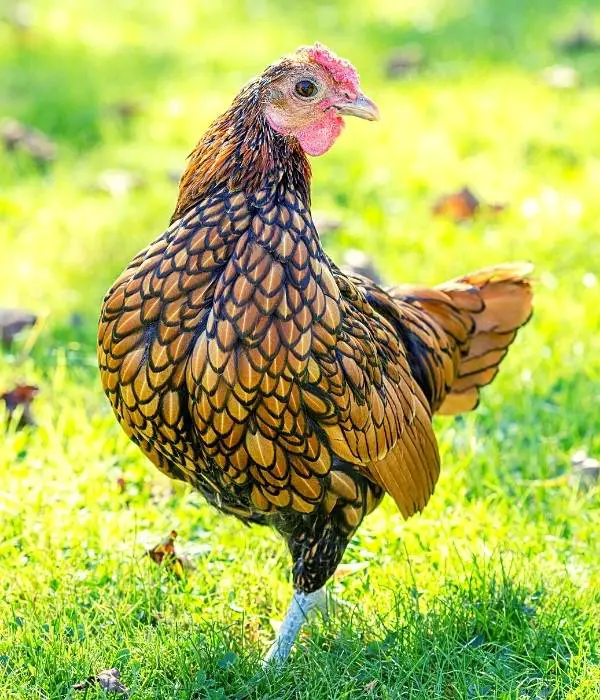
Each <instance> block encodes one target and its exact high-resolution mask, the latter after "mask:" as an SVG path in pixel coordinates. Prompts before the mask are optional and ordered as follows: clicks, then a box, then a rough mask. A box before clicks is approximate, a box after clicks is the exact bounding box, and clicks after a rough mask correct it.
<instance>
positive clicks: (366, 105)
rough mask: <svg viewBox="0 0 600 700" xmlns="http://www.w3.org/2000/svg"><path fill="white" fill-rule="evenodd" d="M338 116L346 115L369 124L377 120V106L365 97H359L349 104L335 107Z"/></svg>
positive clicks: (344, 103)
mask: <svg viewBox="0 0 600 700" xmlns="http://www.w3.org/2000/svg"><path fill="white" fill-rule="evenodd" d="M335 108H336V109H337V111H338V114H347V115H348V116H351V117H359V119H366V120H367V121H370V122H376V121H378V120H379V109H378V108H377V105H376V104H375V103H374V102H373V101H372V100H370V99H369V98H368V97H367V96H366V95H359V96H358V97H357V98H356V99H355V100H352V101H351V102H340V103H339V104H336V105H335Z"/></svg>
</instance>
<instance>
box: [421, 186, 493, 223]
mask: <svg viewBox="0 0 600 700" xmlns="http://www.w3.org/2000/svg"><path fill="white" fill-rule="evenodd" d="M505 209H506V205H505V204H499V203H494V204H484V203H483V202H482V201H481V200H480V199H479V198H478V197H477V196H476V195H475V194H474V193H473V191H472V190H470V189H469V188H468V187H463V188H462V189H461V190H458V192H451V193H450V194H444V195H441V196H440V197H438V198H437V200H436V201H435V202H434V204H433V206H432V208H431V211H432V212H433V214H434V215H435V216H444V217H446V218H448V219H452V220H453V221H455V222H456V223H460V222H461V221H469V220H471V219H473V218H475V216H476V215H477V214H479V213H481V212H488V213H491V214H499V213H500V212H503V211H504V210H505Z"/></svg>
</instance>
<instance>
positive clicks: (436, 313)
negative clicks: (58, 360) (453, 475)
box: [98, 56, 531, 594]
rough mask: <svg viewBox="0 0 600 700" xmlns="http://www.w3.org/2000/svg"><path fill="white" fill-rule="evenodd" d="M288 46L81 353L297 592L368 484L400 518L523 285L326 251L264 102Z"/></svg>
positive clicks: (329, 554) (431, 477) (340, 536)
mask: <svg viewBox="0 0 600 700" xmlns="http://www.w3.org/2000/svg"><path fill="white" fill-rule="evenodd" d="M303 61H305V57H304V56H301V57H300V58H299V59H297V61H295V60H294V59H285V60H284V61H282V62H280V63H278V64H275V65H274V66H272V67H270V68H269V69H267V71H266V72H265V74H263V76H261V78H259V79H257V80H255V81H253V82H252V83H250V84H249V85H248V86H247V87H246V88H244V90H243V91H242V92H241V93H240V95H239V96H238V97H237V98H236V100H235V102H234V104H233V105H232V107H231V108H230V110H228V112H226V113H225V114H224V115H223V116H222V117H220V118H219V119H218V120H217V121H216V122H215V123H214V124H213V126H212V127H211V128H210V129H209V131H208V132H207V134H206V135H205V136H204V138H203V139H202V140H201V141H200V143H199V144H198V146H197V148H196V150H195V151H194V153H193V154H192V156H191V158H190V164H189V167H188V170H187V171H186V173H185V174H184V176H183V178H182V181H181V185H180V196H179V201H178V203H177V208H176V211H175V213H174V215H173V219H172V223H171V225H170V227H169V228H168V229H167V230H166V231H165V233H164V234H162V235H161V236H159V237H158V238H157V239H156V240H155V241H154V242H153V243H151V244H150V245H149V246H148V247H147V248H146V249H145V250H144V251H142V252H141V253H140V254H139V255H137V256H136V257H135V258H134V260H133V261H132V262H131V264H130V265H129V266H128V268H127V269H126V270H125V271H124V272H123V274H122V275H121V276H120V277H119V279H118V280H117V281H116V282H115V284H114V285H113V287H112V288H111V289H110V291H109V292H108V294H107V295H106V298H105V301H104V306H103V309H102V314H101V319H100V327H99V336H98V358H99V365H100V370H101V377H102V383H103V386H104V388H105V391H106V393H107V395H108V397H109V399H110V401H111V404H112V406H113V409H114V411H115V413H116V415H117V418H118V420H119V422H120V424H121V426H122V427H123V429H124V430H125V432H126V433H127V435H128V436H129V437H130V438H131V439H132V440H133V441H134V442H136V444H138V445H139V447H140V449H141V450H142V451H143V452H144V453H145V454H146V455H147V456H148V457H149V459H150V460H151V461H152V462H153V463H154V464H155V465H156V466H157V467H158V468H159V469H161V470H162V471H163V472H165V473H166V474H168V475H169V476H171V477H173V478H177V479H182V480H184V481H187V482H189V483H190V484H192V485H193V486H194V487H195V488H197V489H198V490H200V491H201V492H202V493H203V494H204V496H205V497H206V498H207V499H208V500H209V502H210V503H212V504H213V505H215V506H216V507H217V508H219V509H221V510H222V511H224V512H226V513H230V514H233V515H236V516H237V517H239V518H240V519H242V520H244V521H246V522H259V523H264V524H271V525H272V526H273V527H275V528H276V529H278V530H279V531H280V532H281V533H282V534H283V535H284V536H285V538H286V539H287V541H288V545H289V547H290V551H291V553H292V558H293V574H294V586H295V588H296V590H297V591H302V592H304V593H307V594H310V593H311V592H313V591H315V590H317V589H319V588H321V587H322V586H323V584H324V583H325V582H326V581H327V579H328V578H329V577H330V576H331V575H332V573H333V572H334V570H335V568H336V566H337V564H338V563H339V561H340V559H341V557H342V555H343V552H344V549H345V547H346V544H347V542H348V540H349V538H350V537H351V535H352V533H353V532H354V531H355V530H356V528H357V527H358V526H359V525H360V523H361V521H362V520H363V518H364V517H365V515H367V514H368V513H369V512H371V511H372V510H373V509H374V508H375V507H376V506H377V505H378V504H379V502H380V501H381V499H382V497H383V495H384V493H385V492H388V493H389V494H390V495H391V496H392V497H393V498H394V500H395V502H396V503H397V505H398V508H399V509H400V511H401V512H402V514H403V516H404V517H409V516H410V515H412V514H413V513H415V512H417V511H420V510H421V509H422V508H423V507H424V506H425V504H426V503H427V501H428V499H429V497H430V496H431V494H432V492H433V489H434V486H435V483H436V481H437V478H438V475H439V455H438V450H437V445H436V440H435V437H434V434H433V429H432V424H431V419H432V415H433V413H434V412H436V411H443V412H447V413H457V412H461V411H465V410H470V409H471V408H474V407H475V405H476V404H477V400H478V393H479V387H480V386H483V385H485V384H487V383H489V382H490V381H491V380H492V378H493V377H494V376H495V373H496V371H497V367H498V363H499V362H500V361H501V359H502V358H503V356H504V354H505V353H506V349H507V347H508V345H509V344H510V342H512V340H513V339H514V336H515V334H516V331H517V329H518V328H519V327H520V326H521V325H522V324H523V323H524V322H525V321H526V320H527V319H528V317H529V315H530V312H531V290H530V286H529V283H528V282H527V279H526V276H527V273H528V272H529V269H528V266H527V265H512V266H503V267H499V268H495V269H490V270H487V271H481V272H479V273H475V274H473V275H470V276H467V277H465V278H462V279H461V280H456V281H453V282H450V283H447V284H445V285H441V286H440V287H437V288H434V289H424V288H419V287H410V286H405V287H397V288H394V289H391V290H387V291H386V290H384V289H382V288H380V287H378V286H377V285H375V284H374V283H373V282H371V281H369V280H367V279H365V278H360V277H350V276H347V275H345V274H344V273H342V272H341V271H340V270H339V269H338V268H337V267H336V266H335V264H334V263H333V262H332V261H331V260H330V259H329V258H328V257H327V255H326V254H325V253H324V251H323V249H322V247H321V243H320V240H319V236H318V233H317V231H316V229H315V226H314V223H313V221H312V217H311V213H310V184H309V183H310V168H309V165H308V162H307V159H306V156H305V153H304V151H303V149H302V147H301V146H300V144H299V142H298V140H296V139H295V138H294V137H290V136H289V135H288V134H281V133H278V131H277V130H275V129H274V128H272V127H271V126H270V123H269V122H268V120H267V119H266V118H265V113H264V101H265V99H266V97H265V96H266V95H271V94H272V92H273V90H274V88H273V85H277V81H279V80H282V79H284V78H285V76H286V74H287V72H289V71H294V70H298V66H297V65H296V63H298V62H299V63H300V64H302V62H303ZM300 69H302V65H301V66H300ZM282 76H283V78H282ZM277 99H279V98H277ZM278 104H279V103H278ZM349 113H354V112H349Z"/></svg>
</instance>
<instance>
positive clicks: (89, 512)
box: [0, 0, 600, 700]
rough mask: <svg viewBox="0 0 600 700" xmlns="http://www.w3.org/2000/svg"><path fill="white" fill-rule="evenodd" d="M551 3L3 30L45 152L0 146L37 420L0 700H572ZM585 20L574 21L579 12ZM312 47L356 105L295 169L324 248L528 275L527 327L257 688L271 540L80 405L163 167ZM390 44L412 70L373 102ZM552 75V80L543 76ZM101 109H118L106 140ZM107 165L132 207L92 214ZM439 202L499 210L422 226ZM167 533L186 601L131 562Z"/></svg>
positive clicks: (5, 551)
mask: <svg viewBox="0 0 600 700" xmlns="http://www.w3.org/2000/svg"><path fill="white" fill-rule="evenodd" d="M16 4H17V3H12V5H11V3H10V2H8V0H5V2H4V4H3V5H2V6H0V13H1V12H4V14H10V12H11V11H12V10H11V8H12V7H14V6H16ZM580 5H581V3H578V2H575V1H574V0H573V1H571V2H570V1H569V0H562V1H561V2H559V1H558V0H556V1H555V2H549V1H548V0H528V2H527V3H523V2H521V0H505V1H503V2H497V0H447V1H446V2H443V1H442V0H419V1H418V2H416V1H412V0H411V1H410V2H392V0H381V1H380V2H377V3H365V2H359V1H358V0H346V1H345V2H339V3H334V2H328V3H321V2H319V3H317V2H310V1H306V2H304V3H298V4H296V5H294V6H292V3H288V6H289V7H288V8H287V9H286V11H285V12H283V11H282V10H281V9H280V3H275V2H273V1H271V0H257V1H256V2H241V0H240V1H235V0H225V2H223V3H220V4H219V6H218V7H217V4H216V3H215V4H214V6H213V3H201V2H192V1H191V0H186V1H183V0H181V1H180V2H178V3H164V2H159V0H147V1H146V2H144V3H141V2H140V3H135V2H127V1H126V0H104V1H103V2H102V3H96V2H92V0H85V1H82V0H65V1H64V2H61V3H55V2H50V0H39V2H37V3H32V9H33V25H32V27H31V30H30V31H29V32H27V33H24V34H23V33H19V32H16V31H15V30H14V29H13V28H12V27H11V26H10V24H9V23H1V22H0V76H1V79H0V116H2V115H4V116H6V117H13V118H17V119H19V120H21V121H23V122H25V123H28V124H31V125H33V126H36V127H37V128H39V129H41V130H43V131H44V132H46V133H47V134H48V135H49V136H50V137H51V138H53V139H54V140H55V141H56V142H57V144H58V148H59V155H58V158H57V160H56V162H55V163H54V164H52V165H50V166H48V167H46V168H39V167H38V166H36V165H35V164H34V163H32V162H30V160H28V158H27V157H26V156H25V155H23V154H14V153H8V152H2V151H0V159H1V160H0V251H1V253H0V301H1V304H2V305H3V306H11V305H12V306H21V307H29V308H31V309H33V310H36V311H37V312H39V313H40V314H41V315H42V316H43V317H44V319H45V321H44V325H43V328H42V329H41V332H40V333H39V335H38V336H37V338H36V340H35V343H31V342H29V343H28V342H27V340H25V341H22V342H21V343H20V344H18V345H17V346H16V348H15V349H14V350H13V351H11V352H5V353H4V354H3V355H1V356H0V358H1V359H0V388H4V387H9V386H11V384H13V383H14V382H15V381H17V380H19V379H23V380H27V381H29V382H35V383H38V384H39V385H40V387H41V394H40V396H39V397H38V398H37V399H36V402H35V405H34V409H35V414H36V418H37V421H38V426H37V427H36V428H32V429H27V430H23V431H16V430H15V429H14V425H13V426H11V427H10V428H9V429H8V431H7V433H6V435H5V436H4V437H2V439H1V441H0V479H1V480H0V698H10V699H13V698H27V700H30V699H35V698H40V699H41V698H44V699H55V698H68V697H83V696H84V694H83V693H80V694H78V693H77V692H75V691H72V690H71V687H72V685H73V684H74V683H76V682H77V681H79V680H82V679H84V678H86V677H87V676H88V675H91V674H94V673H97V672H98V671H100V670H102V669H105V668H110V667H112V666H116V667H118V668H119V669H120V671H121V674H122V678H123V681H124V682H125V684H126V685H127V686H129V687H130V689H131V697H133V698H139V699H142V698H144V699H146V698H197V699H200V698H210V699H211V700H216V699H217V698H277V699H279V698H310V700H317V699H320V698H340V699H341V698H344V699H347V698H365V697H366V698H369V697H373V698H411V699H413V698H414V699H417V698H422V699H423V700H429V699H431V698H444V699H446V698H447V699H457V700H458V699H462V698H466V699H468V700H471V699H475V698H503V699H508V698H510V699H513V698H514V699H517V698H522V699H524V698H527V699H529V700H534V699H536V700H542V699H546V698H552V699H555V698H556V699H558V698H565V699H568V700H588V699H590V700H593V699H594V698H597V697H600V643H599V631H600V630H599V622H598V620H599V619H600V587H599V583H598V582H599V581H600V547H599V538H598V532H599V529H600V508H599V504H600V500H599V493H600V491H599V489H598V487H597V486H596V487H595V488H592V489H591V490H588V491H581V490H579V489H578V488H577V485H576V484H573V483H572V482H571V481H569V479H568V478H562V479H561V478H556V477H561V475H566V474H568V473H569V471H570V458H571V455H572V454H573V453H574V452H575V451H576V450H577V449H585V450H586V451H587V452H588V453H590V454H592V455H596V456H600V419H599V417H598V416H599V409H600V403H599V400H598V396H599V395H600V311H599V301H600V299H599V294H600V286H599V285H600V280H599V279H598V278H599V277H600V263H599V261H600V197H599V196H598V192H599V191H600V130H599V129H598V124H599V120H600V110H599V108H598V105H599V104H600V53H597V52H587V53H581V54H578V55H574V56H563V55H560V54H558V53H557V51H556V49H555V48H554V40H555V39H556V38H557V37H558V36H560V35H561V34H564V33H565V32H567V31H568V30H569V29H570V28H571V27H572V26H573V24H574V23H575V22H576V21H577V19H578V17H579V12H580ZM524 6H526V7H524ZM587 8H588V11H589V13H590V14H589V18H595V20H596V21H597V23H598V27H599V29H600V3H598V2H592V1H591V0H590V2H588V3H587ZM588 21H589V19H588ZM316 39H319V40H321V41H323V42H324V43H326V44H329V45H330V46H331V47H333V48H334V49H336V50H337V51H338V52H339V53H341V54H342V55H345V56H348V57H349V58H350V59H352V61H353V62H354V63H355V65H357V66H358V68H359V70H360V72H361V75H362V83H363V86H364V88H365V91H366V92H367V93H368V94H369V95H370V96H371V97H373V98H374V99H376V101H377V102H378V103H379V105H380V108H381V112H382V114H383V120H382V122H381V123H380V124H377V125H372V124H363V123H357V122H352V123H349V124H348V127H347V131H346V134H345V135H344V137H343V138H342V139H340V141H339V143H338V144H337V145H336V147H335V148H334V149H333V151H332V152H331V153H330V154H328V155H327V156H325V157H324V158H321V159H317V160H315V161H313V162H314V204H313V208H314V210H316V211H319V212H322V213H323V212H324V213H326V214H327V215H328V216H334V217H337V218H339V219H340V221H341V228H340V230H339V231H338V232H336V233H335V234H329V235H328V236H326V241H325V242H326V246H327V248H328V250H329V252H331V253H332V254H333V255H334V256H337V257H340V256H341V254H342V253H343V250H344V249H345V248H347V247H349V246H352V247H358V248H361V249H364V250H365V251H367V252H368V253H369V254H371V255H373V256H374V258H375V261H376V263H377V265H378V266H379V268H380V269H381V271H382V272H383V274H384V275H385V276H386V277H387V279H389V280H390V281H421V282H425V283H435V282H439V281H441V280H443V279H445V278H449V277H452V276H455V275H457V274H460V273H461V272H465V271H467V270H469V269H472V268H477V267H479V266H484V265H489V264H492V263H497V262H501V261H503V260H508V259H512V258H517V259H520V258H525V259H530V260H532V261H533V262H534V263H535V264H536V270H537V272H536V274H537V283H536V295H537V296H536V314H535V316H534V319H533V320H532V322H531V323H530V324H529V326H528V327H527V328H526V329H525V330H524V331H523V332H522V334H521V335H520V337H519V339H518V341H517V342H516V343H515V345H514V346H513V348H512V349H511V352H510V356H509V358H508V360H507V361H506V364H505V365H504V367H503V371H502V373H501V375H500V377H499V378H498V380H497V381H496V382H495V383H494V384H493V386H492V387H490V388H489V389H488V390H486V392H485V395H484V399H483V402H482V405H481V407H480V409H479V410H478V411H477V413H476V414H473V415H469V416H466V417H464V418H460V419H458V420H454V421H453V420H449V419H444V420H441V419H440V420H437V421H436V427H437V431H438V435H439V439H440V444H441V451H442V456H443V462H444V469H443V472H442V477H441V479H440V482H439V485H438V488H437V489H436V492H435V494H434V497H433V498H432V500H431V502H430V504H429V506H428V507H427V509H426V511H425V512H424V514H423V515H421V516H418V517H416V518H413V519H412V520H410V521H409V522H407V523H403V522H401V519H400V517H399V516H398V515H397V514H396V512H395V510H394V507H393V506H392V504H391V503H389V502H386V503H385V505H384V506H383V507H382V508H380V509H379V511H377V512H376V513H375V514H374V515H373V516H372V517H371V518H369V519H368V520H367V522H365V523H364V525H363V527H362V528H361V530H360V532H359V534H358V535H357V536H356V537H355V538H354V540H353V541H352V543H351V545H350V547H349V549H348V553H347V555H346V559H345V561H348V562H363V561H366V562H368V563H369V566H368V568H367V569H366V570H364V571H361V572H359V573H356V574H355V575H353V576H349V577H345V578H343V579H338V580H335V581H334V582H333V583H332V586H331V587H332V588H333V590H334V591H335V592H336V594H337V595H338V596H340V597H343V598H344V599H345V600H346V601H348V602H349V603H350V604H351V608H350V609H349V610H343V611H342V613H341V614H340V615H339V616H337V617H336V618H335V619H333V620H331V621H330V622H327V623H319V622H317V623H316V624H315V625H313V626H312V627H311V629H310V630H309V633H308V634H307V635H306V636H305V637H304V638H303V640H302V642H301V645H300V649H298V650H297V651H296V653H295V654H294V656H293V658H292V660H291V662H290V663H289V664H288V665H287V666H286V667H285V668H284V669H283V670H282V671H281V672H280V673H274V672H269V673H267V674H265V673H263V672H262V671H261V670H260V667H259V663H258V661H259V659H260V655H261V653H263V652H264V650H265V648H266V646H267V644H268V641H269V639H270V638H271V636H272V634H273V630H272V626H271V622H270V621H271V620H272V619H281V617H282V615H283V613H284V611H285V608H286V606H287V603H288V600H289V596H290V585H289V562H288V559H287V554H286V552H285V550H284V546H283V544H282V543H281V542H280V541H279V540H278V539H277V538H276V536H275V535H274V534H273V533H272V532H271V531H269V530H264V529H260V528H253V529H246V528H244V527H242V526H241V525H239V524H238V523H237V522H234V521H233V520H231V519H227V518H225V517H222V516H220V515H219V514H218V513H216V512H213V511H212V510H210V509H209V508H208V507H207V506H206V505H205V504H204V503H203V502H202V499H201V498H200V497H199V496H197V495H196V494H194V493H191V492H190V491H189V490H188V489H187V488H185V487H183V486H181V485H178V484H171V483H168V482H167V481H166V480H165V479H163V478H162V477H161V476H160V475H159V474H158V473H157V472H156V471H155V470H154V469H153V468H152V467H151V466H150V465H149V464H147V463H146V462H145V461H144V459H143V458H142V456H141V454H140V453H139V452H138V451H137V450H136V448H135V447H134V446H133V445H131V444H129V443H128V441H127V439H126V438H125V436H124V435H123V434H122V433H121V431H120V429H119V428H118V427H117V425H116V424H115V421H114V419H113V417H112V414H111V413H110V411H109V407H108V404H107V402H106V401H105V399H104V397H103V395H102V393H101V391H100V387H99V382H98V379H97V376H96V370H95V358H94V335H95V320H96V317H97V313H98V309H99V306H100V302H101V298H102V295H103V293H104V291H105V289H106V288H107V287H108V286H109V285H110V283H111V282H112V280H113V279H114V278H115V277H116V275H117V274H118V273H119V272H120V271H121V269H122V268H123V267H124V266H125V265H126V263H127V262H128V261H129V259H130V258H131V256H132V255H133V254H134V253H135V252H136V251H137V250H139V249H140V248H141V247H142V246H143V245H145V243H146V242H147V241H149V240H151V239H152V238H153V237H155V236H156V235H157V234H158V233H159V232H160V231H161V230H162V229H163V228H164V227H165V225H166V223H167V221H168V218H169V215H170V212H171V210H172V208H173V205H174V201H175V195H176V185H175V184H174V183H173V181H172V180H171V179H170V178H169V176H168V173H169V171H172V170H176V171H177V170H178V169H180V168H181V167H182V166H183V162H184V158H185V156H186V154H187V153H188V152H189V151H190V149H191V147H192V145H193V144H194V143H195V141H196V140H197V138H198V137H199V136H200V134H201V133H202V131H203V129H204V128H205V127H206V126H207V124H208V123H209V122H210V120H211V119H212V118H213V117H214V116H215V115H216V114H217V113H218V112H219V111H220V110H222V109H224V108H225V107H226V106H227V104H228V102H229V101H230V100H231V98H232V96H233V95H234V94H235V92H236V91H237V89H238V88H239V87H240V85H241V84H242V83H243V82H244V81H246V80H247V79H248V78H249V77H250V76H252V75H253V74H255V73H257V72H259V71H260V70H262V68H263V66H264V65H266V64H267V63H269V62H270V61H271V60H272V59H274V58H276V57H277V56H279V55H280V54H282V53H285V52H287V51H289V50H291V49H292V48H294V47H295V46H296V45H298V44H300V43H307V42H312V41H314V40H316ZM411 42H413V43H414V42H416V43H419V44H420V45H421V46H422V47H423V49H424V51H425V53H426V55H427V64H426V67H425V69H424V70H423V71H422V72H421V73H419V74H418V75H416V76H414V77H411V78H409V79H407V80H389V79H387V78H386V76H385V62H386V60H387V58H388V57H389V55H390V53H391V52H393V51H394V49H395V48H396V47H397V46H399V45H403V44H406V43H411ZM556 62H563V63H564V62H566V63H568V64H569V65H573V66H574V67H575V68H576V69H577V70H578V71H579V74H580V78H581V87H580V88H578V89H576V90H573V91H568V90H567V91H557V90H553V89H551V88H550V87H548V86H547V85H545V84H544V83H543V82H542V81H541V79H540V73H541V71H542V70H543V68H544V67H546V66H547V65H550V64H552V63H556ZM122 101H134V102H136V103H139V105H140V113H139V115H137V116H135V117H134V118H133V119H131V120H129V121H125V122H124V121H123V120H122V119H121V118H120V117H119V116H118V115H116V114H115V111H114V109H113V108H112V105H114V103H115V102H122ZM106 169H124V170H128V171H131V172H134V173H136V174H138V175H139V177H140V178H141V180H142V184H141V186H140V187H139V188H138V189H136V190H132V191H131V192H129V193H126V194H124V195H123V196H111V195H109V194H106V193H105V192H102V191H99V190H98V188H97V187H96V186H95V185H96V182H97V179H98V175H99V173H100V172H102V171H103V170H106ZM465 183H467V184H469V185H470V186H471V187H473V188H474V189H475V190H476V191H477V192H478V193H479V194H480V195H481V196H482V197H483V198H484V199H486V200H487V201H500V202H507V203H508V205H509V206H508V208H507V210H506V211H505V212H504V213H503V214H502V215H500V216H499V217H496V218H491V217H485V216H484V217H482V218H481V219H479V220H477V221H476V222H474V223H472V224H469V225H463V226H457V225H455V224H453V223H451V222H448V221H445V220H443V219H438V218H433V217H432V216H431V212H430V205H431V203H432V201H433V200H434V199H435V197H436V196H437V195H438V194H439V193H441V192H447V191H452V190H454V189H456V188H458V187H460V186H462V185H463V184H465ZM590 273H591V274H590ZM594 275H595V277H594ZM121 478H122V479H124V480H125V490H124V493H121V489H120V487H119V484H118V480H119V479H121ZM173 528H175V529H176V530H177V531H178V532H179V539H178V542H177V544H178V546H179V547H180V549H181V550H182V551H186V552H187V553H188V554H189V555H190V558H191V560H192V561H193V564H194V567H195V568H194V569H193V570H192V571H191V572H189V573H188V575H187V576H186V579H185V580H184V581H183V582H179V581H177V580H175V579H173V577H172V576H171V575H169V573H168V571H165V570H163V569H161V568H159V567H156V566H155V565H154V564H153V563H152V562H151V561H150V560H149V559H148V558H147V557H144V556H143V555H144V551H145V550H146V549H147V548H148V547H150V546H152V545H154V544H156V543H158V541H159V540H160V539H161V538H162V537H163V536H164V535H165V534H166V533H167V532H169V531H170V530H171V529H173ZM86 697H87V698H94V697H102V692H101V691H100V690H98V689H91V690H89V691H87V695H86Z"/></svg>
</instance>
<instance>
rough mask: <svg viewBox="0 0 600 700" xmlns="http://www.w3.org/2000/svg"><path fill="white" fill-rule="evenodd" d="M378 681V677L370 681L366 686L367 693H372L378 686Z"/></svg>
mask: <svg viewBox="0 0 600 700" xmlns="http://www.w3.org/2000/svg"><path fill="white" fill-rule="evenodd" d="M377 682H378V681H377V678H374V679H373V680H372V681H369V682H368V683H367V684H366V685H365V687H364V691H365V693H372V692H373V691H374V690H375V688H376V686H377Z"/></svg>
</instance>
